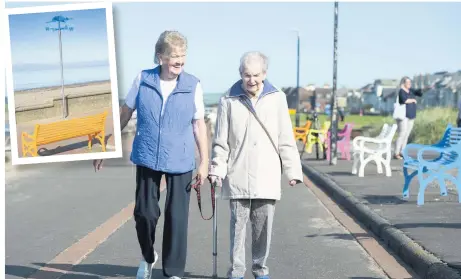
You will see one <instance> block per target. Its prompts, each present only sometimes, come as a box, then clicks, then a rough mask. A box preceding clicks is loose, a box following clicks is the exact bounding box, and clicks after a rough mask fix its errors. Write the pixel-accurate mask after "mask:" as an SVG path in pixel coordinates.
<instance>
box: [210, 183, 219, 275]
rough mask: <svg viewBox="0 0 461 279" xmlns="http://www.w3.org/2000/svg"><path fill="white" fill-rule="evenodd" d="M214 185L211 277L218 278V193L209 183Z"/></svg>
mask: <svg viewBox="0 0 461 279" xmlns="http://www.w3.org/2000/svg"><path fill="white" fill-rule="evenodd" d="M211 187H214V189H215V192H214V198H215V207H214V212H213V276H212V278H213V279H217V278H218V220H217V219H218V194H217V192H216V190H217V189H218V187H216V185H211Z"/></svg>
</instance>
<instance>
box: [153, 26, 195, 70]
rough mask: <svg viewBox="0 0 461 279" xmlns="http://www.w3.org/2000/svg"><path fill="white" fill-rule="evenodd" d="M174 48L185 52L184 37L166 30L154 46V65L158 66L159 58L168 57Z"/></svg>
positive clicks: (173, 31)
mask: <svg viewBox="0 0 461 279" xmlns="http://www.w3.org/2000/svg"><path fill="white" fill-rule="evenodd" d="M174 48H180V49H183V50H184V51H186V50H187V39H186V37H185V36H184V35H183V34H181V33H179V32H178V31H175V30H171V31H170V30H167V31H164V32H163V33H162V34H160V37H159V38H158V40H157V43H156V44H155V54H154V63H155V64H160V60H159V56H168V55H170V54H171V52H172V51H173V49H174Z"/></svg>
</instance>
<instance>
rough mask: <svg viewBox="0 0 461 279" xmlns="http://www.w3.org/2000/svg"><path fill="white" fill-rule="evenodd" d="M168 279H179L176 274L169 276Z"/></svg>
mask: <svg viewBox="0 0 461 279" xmlns="http://www.w3.org/2000/svg"><path fill="white" fill-rule="evenodd" d="M170 279H181V278H179V277H178V276H171V277H170Z"/></svg>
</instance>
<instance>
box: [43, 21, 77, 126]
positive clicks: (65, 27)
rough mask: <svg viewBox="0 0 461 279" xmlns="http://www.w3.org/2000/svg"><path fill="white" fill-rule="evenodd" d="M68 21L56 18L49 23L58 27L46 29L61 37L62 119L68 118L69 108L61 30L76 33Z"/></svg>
mask: <svg viewBox="0 0 461 279" xmlns="http://www.w3.org/2000/svg"><path fill="white" fill-rule="evenodd" d="M68 20H71V18H68V17H64V16H61V15H59V16H55V17H53V18H52V19H51V21H48V22H47V23H54V22H57V24H58V27H57V28H54V27H49V26H47V27H46V28H45V30H46V31H52V32H54V31H58V37H59V58H60V63H61V97H62V118H66V117H67V108H66V102H65V98H64V67H63V62H62V41H61V30H69V31H74V27H71V26H68V25H67V24H66V22H67V21H68Z"/></svg>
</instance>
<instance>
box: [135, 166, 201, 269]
mask: <svg viewBox="0 0 461 279" xmlns="http://www.w3.org/2000/svg"><path fill="white" fill-rule="evenodd" d="M163 175H165V176H166V185H167V195H166V201H165V222H164V229H163V245H162V263H163V273H164V275H165V276H166V277H170V276H178V277H182V276H184V269H185V267H186V255H187V228H188V220H189V201H190V191H191V181H192V171H190V172H187V173H183V174H168V173H163V172H159V171H154V170H152V169H149V168H146V167H142V166H137V167H136V203H135V208H134V220H135V222H136V232H137V235H138V241H139V245H140V246H141V252H142V255H143V257H144V259H145V261H146V262H148V263H152V262H154V243H155V228H156V227H157V221H158V219H159V217H160V206H159V199H160V181H161V179H162V176H163Z"/></svg>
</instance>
